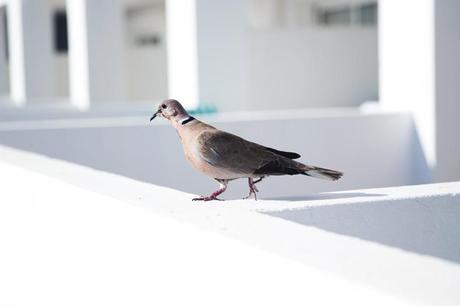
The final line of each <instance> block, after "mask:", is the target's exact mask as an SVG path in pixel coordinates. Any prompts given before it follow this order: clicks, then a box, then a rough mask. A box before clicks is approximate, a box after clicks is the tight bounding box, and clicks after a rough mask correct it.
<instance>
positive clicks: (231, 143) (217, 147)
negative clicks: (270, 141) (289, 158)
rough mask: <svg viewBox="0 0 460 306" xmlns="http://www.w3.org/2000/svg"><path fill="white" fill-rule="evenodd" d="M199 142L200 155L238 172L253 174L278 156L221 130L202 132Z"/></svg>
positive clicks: (216, 165)
mask: <svg viewBox="0 0 460 306" xmlns="http://www.w3.org/2000/svg"><path fill="white" fill-rule="evenodd" d="M198 144H199V153H200V157H201V158H202V159H203V160H205V161H206V162H207V163H208V164H210V165H212V166H214V167H217V168H222V169H228V170H231V171H233V172H236V173H247V174H252V173H254V172H255V171H256V170H257V169H260V168H261V167H263V166H264V165H266V164H267V163H269V162H271V161H273V160H275V159H276V158H277V157H276V155H275V154H273V153H272V152H270V151H269V150H267V148H265V147H263V146H261V145H258V144H256V143H253V142H249V141H247V140H244V139H243V138H240V137H238V136H236V135H233V134H230V133H226V132H223V131H219V130H211V131H209V130H208V131H204V132H202V133H201V134H200V135H199V136H198Z"/></svg>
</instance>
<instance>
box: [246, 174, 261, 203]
mask: <svg viewBox="0 0 460 306" xmlns="http://www.w3.org/2000/svg"><path fill="white" fill-rule="evenodd" d="M261 180H262V178H260V179H258V180H257V181H255V182H254V180H253V179H252V177H248V185H249V195H248V196H247V197H245V198H244V199H249V198H250V197H251V195H253V194H254V199H255V200H256V201H257V192H259V189H257V187H256V183H258V182H260V181H261Z"/></svg>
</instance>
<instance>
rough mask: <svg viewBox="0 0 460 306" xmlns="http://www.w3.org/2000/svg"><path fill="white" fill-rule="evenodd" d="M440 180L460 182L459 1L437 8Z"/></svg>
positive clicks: (449, 0)
mask: <svg viewBox="0 0 460 306" xmlns="http://www.w3.org/2000/svg"><path fill="white" fill-rule="evenodd" d="M434 10H435V14H436V17H435V19H436V21H435V41H434V43H435V46H436V47H435V48H436V49H435V62H436V65H435V76H436V79H435V84H436V156H437V164H436V171H435V173H434V176H435V179H436V180H437V181H454V180H460V32H459V31H460V18H459V16H460V1H458V0H437V1H436V7H435V9H434Z"/></svg>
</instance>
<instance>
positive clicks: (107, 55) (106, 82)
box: [67, 0, 125, 109]
mask: <svg viewBox="0 0 460 306" xmlns="http://www.w3.org/2000/svg"><path fill="white" fill-rule="evenodd" d="M67 16H68V28H69V71H70V98H71V101H72V103H73V104H74V105H76V106H77V107H79V108H82V109H86V108H89V107H90V105H91V103H99V102H121V101H124V99H125V80H124V69H123V65H124V52H123V48H124V44H123V33H124V28H123V11H122V8H121V4H120V1H119V0H97V1H94V0H67Z"/></svg>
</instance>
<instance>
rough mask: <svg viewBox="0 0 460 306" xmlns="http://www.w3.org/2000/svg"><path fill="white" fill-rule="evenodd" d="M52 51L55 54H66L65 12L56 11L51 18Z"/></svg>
mask: <svg viewBox="0 0 460 306" xmlns="http://www.w3.org/2000/svg"><path fill="white" fill-rule="evenodd" d="M53 29H54V50H55V51H56V52H57V53H67V51H68V49H69V47H68V38H67V14H66V12H65V11H56V12H54V16H53Z"/></svg>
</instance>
